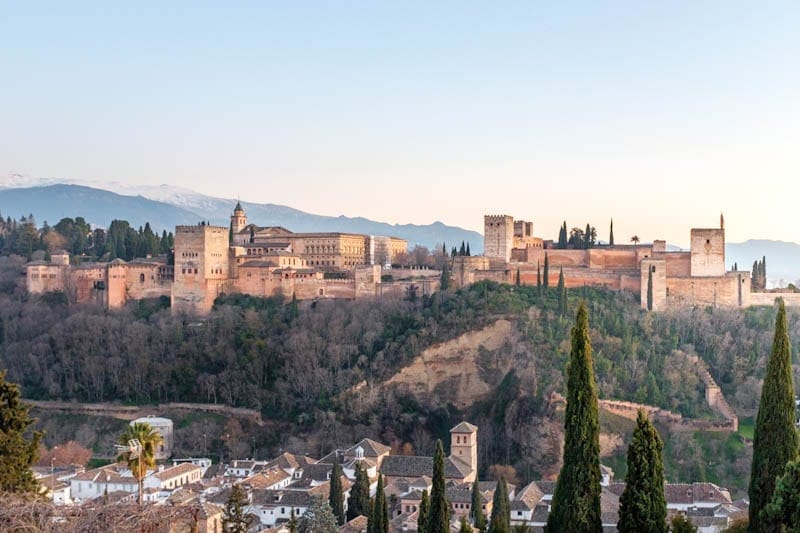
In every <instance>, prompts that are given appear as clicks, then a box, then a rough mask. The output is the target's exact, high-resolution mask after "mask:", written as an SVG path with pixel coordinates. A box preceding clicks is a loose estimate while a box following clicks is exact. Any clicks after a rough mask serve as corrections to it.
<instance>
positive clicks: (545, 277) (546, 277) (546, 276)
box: [542, 253, 550, 289]
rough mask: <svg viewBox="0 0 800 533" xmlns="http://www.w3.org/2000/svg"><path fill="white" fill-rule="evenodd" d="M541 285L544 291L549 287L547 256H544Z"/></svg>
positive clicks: (548, 262) (548, 261)
mask: <svg viewBox="0 0 800 533" xmlns="http://www.w3.org/2000/svg"><path fill="white" fill-rule="evenodd" d="M542 285H543V286H544V288H545V289H546V288H547V287H549V286H550V259H549V258H548V257H547V254H546V253H545V254H544V276H543V278H542Z"/></svg>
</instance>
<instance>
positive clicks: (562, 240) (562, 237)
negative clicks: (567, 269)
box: [558, 220, 567, 250]
mask: <svg viewBox="0 0 800 533" xmlns="http://www.w3.org/2000/svg"><path fill="white" fill-rule="evenodd" d="M558 247H559V248H561V249H562V250H563V249H564V248H566V247H567V221H566V220H565V221H564V223H563V224H562V225H561V228H560V229H559V230H558Z"/></svg>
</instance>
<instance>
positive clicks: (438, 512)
mask: <svg viewBox="0 0 800 533" xmlns="http://www.w3.org/2000/svg"><path fill="white" fill-rule="evenodd" d="M449 531H450V505H449V504H448V503H447V496H446V495H445V487H444V448H443V447H442V441H441V439H437V440H436V453H435V454H434V456H433V481H432V487H431V508H430V513H429V514H428V529H427V531H426V532H425V533H449Z"/></svg>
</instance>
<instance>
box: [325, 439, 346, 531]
mask: <svg viewBox="0 0 800 533" xmlns="http://www.w3.org/2000/svg"><path fill="white" fill-rule="evenodd" d="M334 455H336V457H335V458H334V460H333V470H331V486H330V490H329V491H328V504H330V506H331V511H333V515H334V516H335V517H336V523H337V524H339V525H340V526H341V525H342V524H344V518H345V517H344V493H343V491H342V465H340V464H339V454H334Z"/></svg>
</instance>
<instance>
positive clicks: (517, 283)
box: [514, 268, 522, 287]
mask: <svg viewBox="0 0 800 533" xmlns="http://www.w3.org/2000/svg"><path fill="white" fill-rule="evenodd" d="M514 284H515V285H516V286H517V287H519V286H520V285H522V280H521V279H520V276H519V268H518V269H517V278H516V279H515V280H514Z"/></svg>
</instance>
